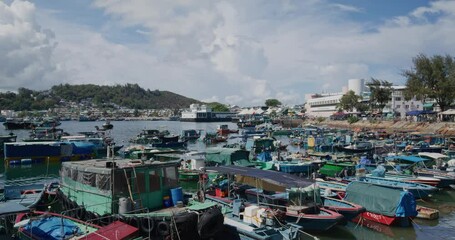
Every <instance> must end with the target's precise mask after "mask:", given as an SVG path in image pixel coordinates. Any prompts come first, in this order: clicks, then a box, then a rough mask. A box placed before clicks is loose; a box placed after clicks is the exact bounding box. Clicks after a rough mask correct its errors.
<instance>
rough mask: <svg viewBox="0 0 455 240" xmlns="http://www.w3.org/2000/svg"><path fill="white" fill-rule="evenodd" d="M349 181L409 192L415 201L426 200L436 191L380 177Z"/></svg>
mask: <svg viewBox="0 0 455 240" xmlns="http://www.w3.org/2000/svg"><path fill="white" fill-rule="evenodd" d="M350 180H352V181H361V182H365V183H368V184H374V185H378V186H383V187H387V188H393V189H398V190H403V189H404V190H406V191H409V192H411V193H412V194H413V195H414V197H415V198H416V199H420V198H426V197H428V196H429V195H430V194H432V193H435V192H436V191H437V190H438V189H437V188H435V187H433V186H430V185H426V184H420V183H415V182H404V181H400V180H395V179H388V178H380V177H371V176H369V177H361V178H351V179H350Z"/></svg>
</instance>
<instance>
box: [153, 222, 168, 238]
mask: <svg viewBox="0 0 455 240" xmlns="http://www.w3.org/2000/svg"><path fill="white" fill-rule="evenodd" d="M156 229H157V231H158V234H159V235H161V236H166V235H169V230H170V229H171V228H170V227H169V223H168V222H164V221H163V222H159V223H158V224H157V225H156Z"/></svg>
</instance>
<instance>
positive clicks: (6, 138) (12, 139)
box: [0, 133, 17, 154]
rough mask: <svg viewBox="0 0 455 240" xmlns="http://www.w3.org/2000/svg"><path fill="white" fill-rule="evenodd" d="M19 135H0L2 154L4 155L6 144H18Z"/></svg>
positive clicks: (0, 151) (0, 150)
mask: <svg viewBox="0 0 455 240" xmlns="http://www.w3.org/2000/svg"><path fill="white" fill-rule="evenodd" d="M16 140H17V135H16V134H14V133H10V134H8V135H0V154H3V148H4V144H5V143H8V142H16Z"/></svg>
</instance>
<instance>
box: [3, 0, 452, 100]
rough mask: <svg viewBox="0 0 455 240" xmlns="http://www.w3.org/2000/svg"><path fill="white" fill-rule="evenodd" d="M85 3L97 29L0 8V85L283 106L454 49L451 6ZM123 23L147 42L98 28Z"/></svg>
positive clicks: (45, 13) (192, 0) (17, 5)
mask: <svg viewBox="0 0 455 240" xmlns="http://www.w3.org/2000/svg"><path fill="white" fill-rule="evenodd" d="M92 7H93V8H95V9H97V10H101V11H102V12H104V16H105V21H106V22H105V23H104V26H102V27H101V30H100V29H96V28H94V27H93V26H82V25H80V24H75V23H72V22H71V20H70V19H64V20H62V19H61V18H60V17H59V16H61V15H62V14H61V13H60V14H56V13H54V12H52V11H51V10H46V9H39V8H38V9H35V7H34V6H33V4H30V3H27V2H22V1H14V2H13V3H12V4H10V5H6V4H4V3H0V53H1V54H0V61H1V62H2V63H3V62H5V63H7V64H6V65H8V64H9V65H8V66H5V65H3V66H0V76H1V80H0V81H2V83H3V81H5V83H6V82H8V83H9V84H6V85H5V86H2V87H3V88H8V87H9V88H13V87H16V88H17V86H34V85H33V83H34V82H35V81H37V79H43V80H45V82H44V83H41V82H40V83H41V84H39V87H50V86H51V85H52V84H53V83H54V82H56V81H57V80H58V81H64V82H69V83H97V84H124V83H138V84H139V85H140V86H142V87H144V88H150V89H160V90H169V91H173V92H176V93H179V94H182V95H185V96H188V97H193V98H196V99H205V100H210V101H212V100H217V101H222V102H224V103H230V104H238V105H259V104H263V103H264V101H265V99H267V98H277V99H279V100H280V101H282V102H284V103H287V104H293V103H302V102H303V101H304V95H305V94H306V93H309V92H320V91H322V90H324V91H337V92H338V91H341V87H342V86H345V85H346V84H347V80H348V79H350V78H365V79H369V78H370V77H375V78H379V79H384V80H389V81H393V82H397V83H403V79H402V76H401V75H400V73H401V71H402V70H403V69H407V68H409V67H410V65H411V64H412V61H411V60H412V58H413V57H415V56H416V55H417V54H419V53H425V54H430V55H431V54H447V53H449V54H450V53H452V52H455V45H453V42H455V28H453V26H454V25H455V1H431V2H429V3H428V5H425V6H421V7H419V8H416V9H414V10H413V11H410V12H409V13H406V14H402V15H401V16H392V17H390V19H385V20H384V22H383V23H381V22H380V23H378V22H375V23H374V25H372V23H370V22H366V23H365V22H358V21H354V20H352V18H349V17H348V16H349V14H359V13H360V14H369V12H368V11H367V10H366V9H360V8H357V7H356V6H350V5H342V4H333V3H331V2H329V1H326V0H313V1H291V0H286V1H267V0H252V1H241V0H234V1H212V0H175V1H159V0H149V1H144V0H131V1H121V0H115V1H112V0H95V1H94V2H93V5H92ZM60 11H63V12H64V11H71V9H60ZM35 13H36V14H37V15H38V17H37V18H38V19H39V20H40V22H39V24H40V25H42V26H43V29H47V28H49V29H51V30H52V32H50V31H47V30H42V28H41V27H40V26H39V25H38V23H37V21H35V20H34V19H35V16H34V14H35ZM124 29H133V31H132V32H133V34H137V35H138V36H140V37H142V38H144V39H146V40H147V41H146V42H145V43H128V42H127V41H125V42H122V41H119V42H116V43H114V42H112V41H110V40H109V37H108V36H106V34H105V32H104V31H122V30H124ZM53 33H55V37H54V35H53ZM56 42H58V44H57V45H56ZM3 79H7V80H8V81H6V80H3ZM13 79H14V81H12V80H13ZM61 79H64V80H61ZM35 86H38V84H36V85H35Z"/></svg>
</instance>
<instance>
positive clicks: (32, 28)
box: [0, 1, 58, 90]
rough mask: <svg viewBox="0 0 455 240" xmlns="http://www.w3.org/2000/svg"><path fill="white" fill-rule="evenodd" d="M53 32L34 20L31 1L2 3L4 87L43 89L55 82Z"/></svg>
mask: <svg viewBox="0 0 455 240" xmlns="http://www.w3.org/2000/svg"><path fill="white" fill-rule="evenodd" d="M55 47H56V44H55V42H54V41H53V33H52V32H51V31H49V30H46V29H42V28H41V27H40V26H39V25H38V24H37V23H36V22H35V7H34V5H33V4H31V3H29V2H23V1H13V2H12V3H11V4H10V5H7V4H6V3H4V2H0V63H1V64H0V83H1V85H2V88H4V89H7V90H16V89H17V88H18V87H27V88H36V89H42V86H43V85H49V83H51V82H53V79H52V78H53V74H54V73H55V72H56V70H57V68H58V66H57V65H56V64H55V63H54V62H53V59H52V57H53V52H54V49H55Z"/></svg>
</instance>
